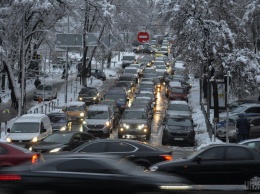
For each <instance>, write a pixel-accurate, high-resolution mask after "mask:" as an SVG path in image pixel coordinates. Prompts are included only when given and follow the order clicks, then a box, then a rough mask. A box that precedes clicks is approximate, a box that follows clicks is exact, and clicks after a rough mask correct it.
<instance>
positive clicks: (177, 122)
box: [167, 118, 192, 127]
mask: <svg viewBox="0 0 260 194" xmlns="http://www.w3.org/2000/svg"><path fill="white" fill-rule="evenodd" d="M167 125H169V126H183V127H191V126H192V123H191V120H190V119H184V118H179V119H176V118H169V119H168V120H167Z"/></svg>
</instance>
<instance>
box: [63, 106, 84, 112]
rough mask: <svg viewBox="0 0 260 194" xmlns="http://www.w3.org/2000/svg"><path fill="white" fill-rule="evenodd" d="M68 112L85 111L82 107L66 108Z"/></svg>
mask: <svg viewBox="0 0 260 194" xmlns="http://www.w3.org/2000/svg"><path fill="white" fill-rule="evenodd" d="M66 110H67V111H84V108H83V107H82V106H69V107H67V108H66Z"/></svg>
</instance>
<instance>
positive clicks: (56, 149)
mask: <svg viewBox="0 0 260 194" xmlns="http://www.w3.org/2000/svg"><path fill="white" fill-rule="evenodd" d="M60 150H61V148H54V149H52V150H51V151H50V153H52V152H58V151H60Z"/></svg>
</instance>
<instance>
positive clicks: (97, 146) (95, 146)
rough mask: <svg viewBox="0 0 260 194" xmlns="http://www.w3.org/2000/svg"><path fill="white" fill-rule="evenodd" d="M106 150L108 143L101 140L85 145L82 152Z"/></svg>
mask: <svg viewBox="0 0 260 194" xmlns="http://www.w3.org/2000/svg"><path fill="white" fill-rule="evenodd" d="M105 150H106V143H104V142H99V143H91V144H87V145H86V146H85V147H83V148H82V149H81V150H80V152H86V153H88V152H105Z"/></svg>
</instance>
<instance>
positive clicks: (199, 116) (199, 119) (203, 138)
mask: <svg viewBox="0 0 260 194" xmlns="http://www.w3.org/2000/svg"><path fill="white" fill-rule="evenodd" d="M123 54H124V53H122V54H121V55H120V56H121V57H120V58H119V57H118V56H115V57H114V58H113V59H112V61H114V62H115V63H114V64H112V65H111V67H110V68H109V69H108V68H107V67H106V66H104V68H103V69H104V72H105V74H106V76H107V78H108V79H109V77H111V76H112V77H116V76H117V72H118V70H119V69H120V68H121V58H122V55H123ZM71 58H78V59H79V58H80V56H79V55H78V54H72V55H71ZM92 66H93V65H92ZM50 71H51V72H55V71H61V70H60V69H58V70H57V69H56V70H55V69H52V68H51V69H50ZM70 71H71V76H69V80H71V82H70V83H71V86H70V85H68V89H67V91H68V92H67V101H70V100H76V97H77V96H75V94H74V92H71V91H72V89H71V90H70V88H72V87H73V88H75V87H76V88H77V89H78V90H79V89H80V88H81V87H82V86H81V85H80V83H79V78H78V81H76V71H77V70H76V67H72V68H71V70H70ZM60 77H61V76H59V77H55V78H53V77H52V76H49V77H47V78H45V82H60V81H61V80H60V79H61V78H60ZM41 81H42V83H43V80H41ZM90 81H91V80H90V79H89V80H87V83H90ZM190 83H191V84H192V88H191V90H190V94H189V105H190V107H191V108H192V117H193V120H194V123H195V124H197V127H196V128H195V130H196V142H197V148H196V149H197V150H199V149H201V148H202V147H205V146H207V145H209V144H214V143H223V142H222V141H220V140H218V139H216V141H215V142H214V141H211V140H210V138H209V134H208V132H207V128H206V124H205V118H204V115H203V113H202V111H201V107H200V102H199V99H200V94H199V92H200V89H199V80H198V79H194V78H192V77H191V78H190ZM102 84H103V82H102V81H101V80H98V79H95V78H93V79H92V84H91V87H96V88H100V87H101V86H102ZM34 88H35V87H34V85H33V84H31V85H28V86H27V89H26V90H27V91H29V90H34ZM57 99H59V106H62V105H63V104H64V103H65V87H62V88H61V90H60V91H59V92H58V97H57ZM8 100H10V99H8V98H5V99H4V100H3V102H7V101H8ZM46 103H47V102H46ZM39 106H41V104H38V103H37V102H33V103H32V107H31V110H34V109H35V108H36V107H39ZM211 111H212V110H211ZM210 115H211V117H213V114H212V112H211V113H210ZM14 120H15V119H13V120H11V121H9V122H8V126H7V127H10V126H11V125H12V122H13V121H14ZM5 139H6V134H5V132H4V130H2V134H1V139H0V141H5ZM213 139H214V138H213Z"/></svg>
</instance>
